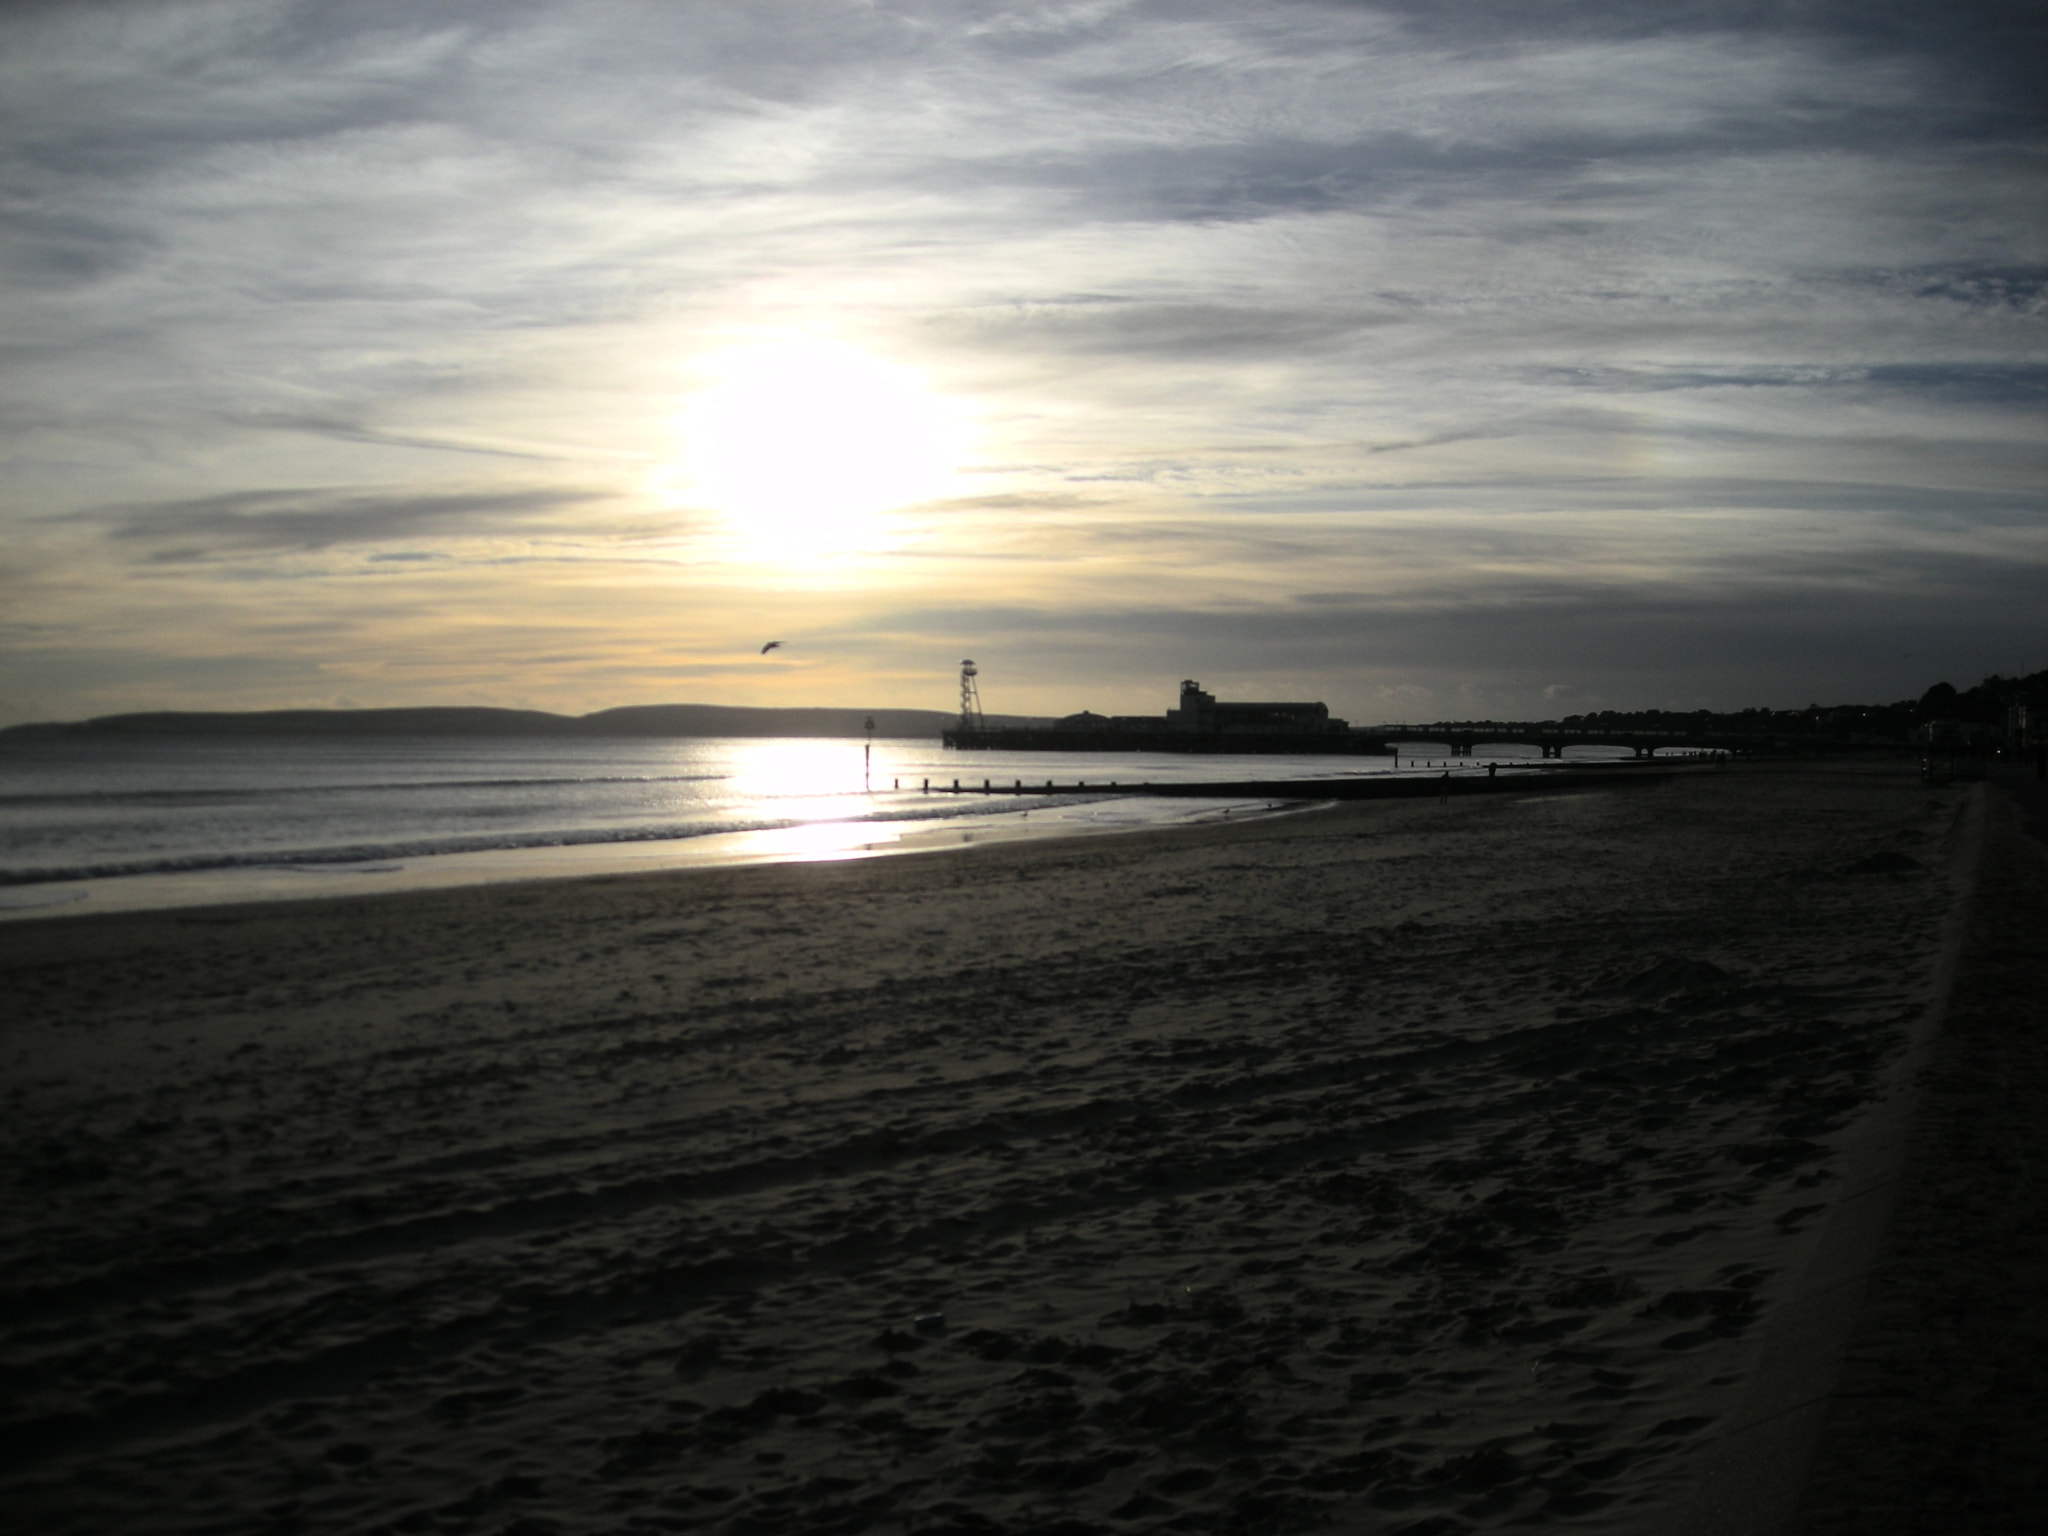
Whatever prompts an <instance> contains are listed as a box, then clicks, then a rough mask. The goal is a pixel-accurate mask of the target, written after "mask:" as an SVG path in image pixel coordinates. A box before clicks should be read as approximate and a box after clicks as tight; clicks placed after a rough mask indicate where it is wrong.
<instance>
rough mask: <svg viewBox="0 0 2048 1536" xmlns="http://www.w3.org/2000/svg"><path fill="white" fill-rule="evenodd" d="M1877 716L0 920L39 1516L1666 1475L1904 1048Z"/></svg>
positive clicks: (1373, 1518)
mask: <svg viewBox="0 0 2048 1536" xmlns="http://www.w3.org/2000/svg"><path fill="white" fill-rule="evenodd" d="M1961 796H1962V792H1961V791H1959V790H1954V789H1933V790H1930V789H1927V788H1924V787H1922V786H1921V785H1919V784H1918V783H1917V782H1915V781H1914V780H1913V778H1912V777H1911V775H1910V774H1909V773H1907V772H1904V771H1902V770H1897V769H1893V768H1889V767H1887V768H1881V769H1847V770H1827V771H1819V770H1800V769H1784V770H1768V769H1765V770H1735V771H1729V772H1723V773H1717V774H1708V775H1704V776H1699V777H1693V778H1681V779H1678V780H1674V781H1670V782H1667V783H1664V784H1660V785H1644V786H1640V787H1635V788H1630V789H1625V790H1617V791H1605V792H1597V793H1588V794H1583V795H1572V796H1566V795H1535V796H1530V797H1528V798H1499V799H1486V800H1465V801H1453V802H1452V803H1450V804H1448V805H1441V806H1440V805H1437V804H1434V803H1427V802H1425V803H1420V804H1416V803H1389V804H1366V805H1358V806H1351V807H1345V808H1340V809H1337V810H1332V811H1325V812H1318V813H1313V814H1305V815H1300V816H1294V817H1289V818H1282V819H1277V820H1270V821H1264V822H1259V823H1254V824H1249V825H1242V826H1233V827H1219V828H1210V829H1200V830H1189V831H1180V832H1170V833H1157V834H1136V835H1132V836H1129V837H1123V838H1116V839H1098V840H1093V841H1086V842H1075V843H1044V844H1026V845H1016V846H1010V847H999V848H990V849H982V850H973V851H965V852H961V853H958V854H949V855H945V856H926V857H914V858H901V859H894V860H886V861H879V862H872V863H862V864H853V865H809V866H782V867H772V868H753V869H736V870H714V871H702V872H690V873H684V874H679V875H661V876H647V877H635V878H629V879H616V880H604V881H589V882H568V883H557V884H550V885H535V886H510V887H492V888H482V889H476V890H467V891H460V892H449V893H432V894H427V895H420V896H408V897H392V898H386V899H382V900H370V901H361V902H353V903H345V902H334V903H313V904H295V905H293V906H291V907H289V908H243V909H216V910H211V911H206V912H186V913H162V914H137V915H134V916H128V917H110V918H101V919H97V920H95V919H72V918H53V919H47V920H42V921H37V922H30V923H18V924H16V925H13V926H11V927H9V928H7V929H5V930H0V983H4V985H5V987H6V988H7V990H8V992H9V994H10V995H11V997H12V999H13V1001H12V1002H11V1004H10V1005H9V1006H10V1011H11V1013H12V1015H13V1017H12V1019H11V1021H10V1022H8V1023H7V1024H6V1025H5V1026H4V1032H0V1059H4V1060H5V1063H6V1073H5V1085H6V1086H5V1089H4V1093H5V1096H6V1097H5V1105H6V1111H7V1112H6V1115H5V1116H4V1131H0V1135H4V1138H5V1152H6V1159H7V1163H6V1166H7V1167H8V1168H9V1169H10V1170H11V1173H10V1175H9V1179H10V1182H9V1183H8V1185H7V1192H6V1195H5V1206H4V1227H0V1237H4V1252H5V1259H4V1273H0V1319H4V1324H0V1326H4V1329H5V1334H4V1357H0V1358H4V1365H5V1380H6V1383H7V1391H6V1394H5V1395H6V1401H7V1408H6V1418H7V1423H6V1424H5V1426H4V1433H0V1498H4V1500H5V1502H6V1503H7V1504H8V1505H10V1506H12V1507H14V1508H16V1509H24V1510H27V1511H29V1512H31V1514H32V1516H33V1519H34V1522H35V1528H36V1529H38V1530H40V1531H50V1532H106V1531H167V1532H168V1531H194V1530H221V1531H230V1530H252V1531H253V1530H269V1531H279V1532H285V1531H293V1530H306V1531H323V1532H324V1531H333V1530H375V1529H392V1530H399V1531H451V1532H452V1531H472V1530H473V1531H505V1532H514V1533H519V1536H538V1533H542V1532H549V1531H563V1532H571V1531H586V1530H588V1531H598V1530H605V1531H609V1530H625V1529H640V1528H644V1529H653V1530H683V1531H699V1530H701V1531H717V1532H731V1533H740V1532H784V1531H786V1532H791V1533H799V1532H800V1533H806V1536H809V1533H825V1532H841V1531H843V1532H859V1531H870V1530H874V1531H887V1532H897V1531H903V1532H912V1533H918V1536H938V1533H942V1532H959V1533H975V1532H985V1533H996V1532H1013V1533H1024V1532H1068V1533H1082V1532H1138V1531H1188V1532H1223V1531H1246V1532H1260V1531H1270V1532H1276V1533H1288V1536H1297V1533H1308V1532H1315V1531H1322V1530H1328V1531H1378V1530H1388V1531H1396V1530H1405V1531H1414V1532H1418V1533H1419V1532H1437V1531H1444V1532H1449V1531H1462V1530H1467V1529H1472V1530H1484V1529H1497V1528H1507V1527H1513V1526H1516V1525H1519V1524H1524V1523H1529V1522H1532V1521H1536V1520H1542V1521H1546V1522H1550V1523H1555V1524H1560V1525H1563V1526H1566V1527H1568V1528H1571V1529H1575V1530H1580V1529H1583V1530H1587V1531H1645V1532H1648V1531H1657V1530H1660V1529H1667V1528H1669V1525H1670V1522H1671V1520H1672V1518H1673V1516H1674V1512H1675V1511H1676V1510H1677V1509H1679V1508H1680V1507H1681V1506H1682V1504H1683V1503H1684V1500H1685V1498H1686V1496H1687V1493H1688V1490H1689V1488H1690V1485H1691V1479H1692V1478H1693V1476H1694V1475H1695V1474H1696V1472H1697V1469H1698V1467H1699V1465H1700V1461H1701V1457H1702V1455H1703V1453H1704V1451H1705V1450H1706V1448H1707V1447H1709V1446H1710V1445H1711V1444H1712V1441H1713V1437H1714V1436H1715V1434H1716V1429H1717V1425H1721V1424H1723V1423H1725V1421H1726V1417H1727V1415H1728V1414H1729V1413H1730V1412H1731V1411H1732V1408H1733V1405H1734V1404H1735V1402H1736V1401H1737V1400H1738V1398H1739V1397H1740V1394H1741V1391H1742V1387H1743V1383H1744V1379H1745V1375H1746V1373H1747V1372H1748V1370H1749V1368H1750V1366H1751V1364H1752V1361H1753V1358H1754V1355H1755V1350H1756V1339H1757V1338H1758V1336H1759V1335H1760V1333H1761V1332H1762V1331H1763V1325H1765V1324H1766V1323H1768V1321H1769V1319H1770V1318H1771V1316H1772V1314H1773V1309H1774V1308H1775V1307H1776V1306H1777V1305H1778V1304H1779V1303H1780V1301H1781V1300H1782V1299H1783V1297H1784V1296H1785V1294H1786V1293H1787V1291H1788V1289H1789V1287H1790V1286H1791V1284H1792V1283H1793V1280H1794V1277H1795V1276H1796V1274H1797V1271H1798V1269H1799V1266H1800V1264H1801V1262H1802V1259H1803V1257H1804V1255H1805V1253H1806V1252H1807V1250H1808V1247H1809V1246H1810V1244H1811V1243H1812V1241H1813V1234H1814V1232H1815V1231H1816V1230H1817V1228H1818V1225H1819V1223H1820V1221H1821V1220H1822V1219H1823V1218H1824V1216H1825V1214H1826V1212H1827V1211H1828V1208H1829V1204H1830V1199H1831V1193H1832V1190H1833V1187H1834V1185H1835V1184H1836V1182H1837V1174H1838V1170H1839V1163H1840V1153H1839V1150H1838V1149H1839V1146H1840V1144H1841V1142H1842V1140H1843V1137H1844V1134H1845V1132H1847V1131H1848V1130H1850V1129H1852V1128H1853V1126H1854V1123H1855V1121H1856V1118H1857V1116H1858V1114H1859V1112H1860V1111H1861V1110H1863V1109H1864V1108H1865V1107H1866V1106H1867V1105H1869V1103H1870V1102H1871V1101H1872V1099H1873V1096H1874V1095H1875V1094H1877V1093H1878V1092H1879V1091H1880V1090H1881V1089H1882V1087H1883V1086H1884V1083H1885V1070H1886V1068H1887V1066H1888V1064H1889V1063H1890V1062H1892V1061H1893V1060H1894V1059H1895V1058H1896V1056H1897V1055H1898V1053H1899V1050H1900V1046H1901V1042H1902V1040H1903V1037H1904V1032H1905V1030H1906V1028H1907V1027H1908V1025H1909V1024H1910V1023H1911V1021H1913V1020H1914V1019H1916V1018H1918V1017H1919V1016H1920V1014H1921V1012H1922V1010H1923V1008H1924V1006H1925V1004H1926V1001H1927V986H1928V982H1929V976H1930V973H1931V970H1932V966H1933V962H1934V959H1935V956H1936V952H1937V949H1938V948H1939V946H1940V944H1941V942H1942V933H1943V924H1944V920H1945V918H1946V917H1947V915H1948V913H1949V911H1950V908H1951V905H1952V902H1953V899H1954V896H1955V894H1956V892H1955V882H1954V876H1953V875H1952V874H1951V872H1950V869H1949V852H1950V846H1951V843H1952V840H1953V838H1954V836H1955V826H1956V814H1957V808H1958V806H1959V804H1960V803H1961Z"/></svg>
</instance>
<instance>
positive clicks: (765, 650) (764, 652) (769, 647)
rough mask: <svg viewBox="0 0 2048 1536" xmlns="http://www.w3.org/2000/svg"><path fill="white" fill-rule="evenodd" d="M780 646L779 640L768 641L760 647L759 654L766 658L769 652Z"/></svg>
mask: <svg viewBox="0 0 2048 1536" xmlns="http://www.w3.org/2000/svg"><path fill="white" fill-rule="evenodd" d="M780 644H782V642H781V641H780V640H770V641H769V642H768V643H767V644H766V645H764V646H762V647H761V654H762V655H763V656H766V655H767V654H768V653H769V652H770V651H772V650H774V649H775V648H776V647H777V646H778V645H780Z"/></svg>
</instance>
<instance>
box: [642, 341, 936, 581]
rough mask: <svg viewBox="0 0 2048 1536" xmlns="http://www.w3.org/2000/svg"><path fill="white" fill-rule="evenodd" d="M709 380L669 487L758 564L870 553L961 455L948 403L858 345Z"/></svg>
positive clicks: (817, 346)
mask: <svg viewBox="0 0 2048 1536" xmlns="http://www.w3.org/2000/svg"><path fill="white" fill-rule="evenodd" d="M707 372H708V373H709V375H710V382H709V383H708V384H707V385H706V386H705V387H704V388H703V389H701V390H700V391H698V392H697V394H696V395H694V396H693V397H692V398H691V400H690V402H689V405H688V407H687V409H686V412H685V415H684V420H683V433H682V436H683V442H682V448H683V460H682V462H681V463H680V464H679V465H677V466H676V470H677V473H676V475H675V476H674V481H675V484H676V489H677V490H678V491H679V492H680V493H681V494H682V495H683V496H685V497H686V498H687V499H688V500H690V501H691V502H694V503H695V504H697V505H699V506H704V507H709V508H710V509H712V510H713V511H715V512H717V513H719V514H720V515H721V516H722V517H724V519H725V520H726V522H727V524H728V526H729V529H730V531H731V533H732V534H733V536H734V538H735V541H736V543H737V545H738V547H739V548H740V549H741V550H742V551H743V552H745V553H746V554H748V555H750V556H752V557H754V558H758V559H769V560H776V561H785V562H787V561H803V560H806V559H813V558H816V557H818V556H822V555H831V554H842V553H846V552H849V551H853V550H859V549H864V548H868V547H871V546H872V545H874V544H875V543H876V542H878V541H879V540H880V539H881V538H882V537H884V535H885V534H886V531H887V530H886V526H885V514H887V513H889V512H891V511H893V510H895V509H897V508H900V507H906V506H910V505H912V504H914V503H916V502H920V501H926V500H929V499H931V498H932V497H935V496H938V495H942V494H944V493H945V492H946V491H947V489H948V488H949V486H950V483H951V480H952V476H953V472H954V470H955V468H956V466H957V465H958V463H959V461H960V459H961V457H962V455H963V453H964V450H965V445H966V431H965V423H964V420H963V416H962V413H961V412H960V410H959V409H958V408H957V407H956V406H955V405H953V404H952V403H951V402H949V401H947V400H945V399H943V398H941V397H940V396H938V395H936V394H934V393H933V392H932V391H931V390H929V389H928V388H927V387H926V386H925V384H924V382H923V380H921V379H920V378H919V377H918V376H917V375H916V374H915V373H913V372H912V371H911V370H909V369H907V368H901V367H898V366H895V365H894V364H891V363H887V362H884V361H882V360H881V359H879V358H876V357H874V356H872V355H870V354H868V353H866V352H863V351H861V350H860V349H859V348H857V347H852V346H847V345H844V344H842V343H837V342H827V341H815V340H802V341H788V342H778V343H773V344H764V345H755V346H749V347H744V348H739V349H736V350H734V351H732V352H729V353H726V354H723V355H722V356H719V357H717V358H715V359H712V360H711V363H710V366H709V368H708V369H707Z"/></svg>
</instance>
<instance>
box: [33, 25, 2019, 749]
mask: <svg viewBox="0 0 2048 1536" xmlns="http://www.w3.org/2000/svg"><path fill="white" fill-rule="evenodd" d="M2044 54H2048V11H2044V9H2043V8H2042V7H2040V6H2038V5H2034V4H2029V3H2011V4H1996V3H1986V4H1952V5H1942V6H1932V5H1928V4H1926V3H1925V0H1907V3H1894V0H1854V3H1841V4H1835V3H1828V0H1811V3H1791V0H1788V3H1761V0H1758V3H1714V0H1699V3H1681V4H1657V3H1653V0H1612V3H1577V0H1458V3H1450V0H1368V3H1345V0H1263V3H1261V4H1258V5H1244V4H1242V3H1237V0H1230V3H1215V4H1211V3H1205V0H1176V3H1172V4H1158V3H1122V0H1076V3H1046V4H1032V5H1022V4H1004V3H997V0H988V3H981V0H945V3H936V0H934V3H920V0H904V3H890V0H875V3H851V0H848V3H838V0H748V3H744V4H742V3H737V0H734V3H726V4H707V3H691V0H658V3H657V0H638V3H632V0H619V3H605V0H588V3H582V0H578V3H569V0H525V3H522V0H476V3H463V0H437V3H435V4H432V5H419V4H416V3H404V4H397V3H388V4H387V3H361V4H358V3H349V0H322V3H295V0H199V3H184V0H148V3H139V4H115V3H90V0H67V3H61V4H51V5H36V4H27V3H22V0H15V3H13V4H10V5H9V6H7V7H5V8H0V219H4V228H0V349H4V358H5V366H4V367H0V455H4V460H0V724H5V723H11V722H16V721H24V720H46V719H80V718H86V717H89V716H92V715H99V714H108V713H114V712H119V711H127V710H139V709H268V708H286V707H306V706H320V707H355V706H361V707H371V706H378V707H382V706H401V705H433V704H462V705H476V704H486V705H505V706H517V707H529V708H540V709H551V710H558V711H561V712H564V713H570V714H575V713H582V712H585V711H589V710H595V709H601V708H608V707H613V706H619V705H630V704H652V703H669V702H705V703H723V704H753V705H797V704H806V705H828V704H837V705H849V704H850V705H864V706H870V707H881V706H898V707H926V708H934V709H945V708H949V707H951V705H952V704H953V702H954V700H955V698H956V697H957V686H956V681H955V679H956V674H957V669H958V666H959V662H960V660H961V659H962V658H963V657H972V658H974V659H975V660H976V661H977V663H978V664H979V668H980V673H981V677H980V683H981V690H982V699H983V703H984V705H985V706H986V707H987V709H989V710H990V711H991V712H1002V713H1026V714H1063V713H1066V712H1069V711H1072V710H1078V709H1081V708H1084V707H1086V708H1091V709H1094V710H1097V711H1100V712H1105V713H1157V712H1159V711H1161V710H1163V709H1165V708H1167V707H1168V706H1169V705H1171V704H1172V703H1173V702H1175V699H1174V696H1175V694H1176V692H1177V690H1178V684H1179V681H1180V679H1182V678H1184V677H1193V678H1197V679H1199V680H1200V681H1201V682H1202V684H1203V685H1204V686H1205V687H1207V688H1209V689H1210V691H1212V692H1214V693H1216V694H1218V695H1219V696H1221V697H1224V698H1238V699H1253V698H1256V699H1320V700H1323V701H1325V702H1327V703H1328V704H1329V706H1330V708H1331V710H1332V711H1333V712H1334V713H1336V714H1338V715H1340V716H1344V717H1346V718H1349V719H1351V720H1353V721H1354V722H1357V723H1373V722H1382V721H1401V720H1439V719H1453V718H1499V719H1531V718H1539V719H1540V718H1555V717H1558V716H1561V715H1564V714H1570V713H1579V712H1582V711H1585V710H1588V709H1597V708H1612V709H1641V708H1676V709H1697V708H1710V709H1735V708H1742V707H1747V706H1753V705H1756V706H1768V707H1775V708H1798V707H1802V706H1804V705H1806V704H1809V703H1814V702H1820V703H1835V702H1846V701H1868V702H1875V701H1885V700H1891V699H1897V698H1902V697H1908V696H1917V695H1918V694H1919V693H1920V692H1921V691H1922V690H1923V689H1924V688H1925V687H1927V686H1928V685H1929V684H1930V683H1932V682H1935V681H1937V680H1940V679H1946V680H1948V681H1951V682H1954V683H1956V684H1957V685H1959V686H1964V687H1967V686H1968V685H1969V684H1971V683H1973V682H1975V681H1976V680H1977V679H1978V678H1979V677H1981V676H1983V675H1985V674H1987V673H1993V672H1999V673H2005V674H2007V675H2011V674H2013V673H2016V672H2019V671H2020V670H2022V669H2026V670H2033V669H2037V668H2039V667H2042V666H2044V665H2048V494H2044V485H2048V475H2044V469H2048V101H2044V97H2048V87H2044V86H2043V83H2042V80H2041V77H2040V75H2039V70H2038V65H2039V60H2040V59H2041V58H2042V57H2043V56H2044ZM770 640H780V641H782V642H783V644H782V645H781V646H780V647H779V648H777V649H775V650H773V651H771V652H768V653H766V654H764V653H763V652H762V651H761V649H760V648H761V647H762V646H763V645H765V644H766V643H767V642H768V641H770Z"/></svg>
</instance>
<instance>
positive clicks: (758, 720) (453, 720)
mask: <svg viewBox="0 0 2048 1536" xmlns="http://www.w3.org/2000/svg"><path fill="white" fill-rule="evenodd" d="M870 716H872V717H873V718H874V722H875V734H876V735H877V736H881V737H896V738H916V737H924V738H928V739H931V740H936V739H937V738H938V735H939V733H940V732H941V731H942V730H944V729H946V728H947V727H948V726H950V725H952V724H953V722H954V720H955V719H956V718H957V717H956V716H954V715H952V714H949V713H946V712H944V711H941V710H936V709H874V710H866V709H749V708H746V707H744V706H741V705H735V704H643V705H635V706H629V707H627V708H624V709H601V710H599V711H597V712H596V713H595V714H590V715H555V714H549V713H547V712H546V711H544V710H538V709H272V710H256V711H249V712H236V713H203V712H197V711H190V712H184V711H168V710H166V711H157V712H154V713H150V714H136V715H101V716H99V717H98V718H97V719H93V720H76V721H67V722H50V723H42V724H34V725H13V726H8V727H6V728H4V729H0V740H15V741H20V740H63V739H69V738H83V737H136V736H183V737H188V738H199V739H220V738H251V737H305V736H318V737H355V736H386V737H389V736H499V737H536V736H545V737H618V736H641V737H646V736H861V735H864V734H866V732H865V722H866V721H867V719H868V718H869V717H870ZM998 722H1001V723H1002V724H1003V725H1005V726H1010V725H1017V726H1031V725H1044V724H1046V723H1047V722H1045V721H1043V720H1040V719H1037V718H1035V717H1032V716H1026V715H990V716H989V717H988V723H989V724H990V725H995V724H997V723H998Z"/></svg>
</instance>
